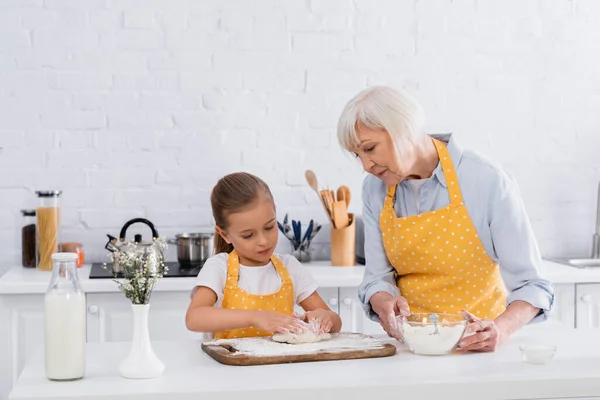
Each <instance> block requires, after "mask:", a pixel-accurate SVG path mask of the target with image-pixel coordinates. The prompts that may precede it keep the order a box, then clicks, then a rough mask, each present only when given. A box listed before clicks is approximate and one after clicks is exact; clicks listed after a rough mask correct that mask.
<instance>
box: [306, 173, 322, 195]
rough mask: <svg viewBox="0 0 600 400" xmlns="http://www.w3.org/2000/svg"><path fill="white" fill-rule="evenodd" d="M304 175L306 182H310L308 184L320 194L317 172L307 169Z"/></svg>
mask: <svg viewBox="0 0 600 400" xmlns="http://www.w3.org/2000/svg"><path fill="white" fill-rule="evenodd" d="M304 176H305V177H306V182H308V186H310V187H311V188H312V190H314V191H315V193H316V194H319V181H318V180H317V175H315V173H314V172H313V171H311V170H310V169H307V170H306V172H305V173H304Z"/></svg>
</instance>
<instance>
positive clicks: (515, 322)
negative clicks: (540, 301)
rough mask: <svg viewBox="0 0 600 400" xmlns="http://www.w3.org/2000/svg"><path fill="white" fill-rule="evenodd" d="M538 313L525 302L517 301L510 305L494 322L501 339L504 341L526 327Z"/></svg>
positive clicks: (537, 310) (536, 309) (537, 309)
mask: <svg viewBox="0 0 600 400" xmlns="http://www.w3.org/2000/svg"><path fill="white" fill-rule="evenodd" d="M539 311H540V309H539V308H537V307H534V306H532V305H531V304H529V303H527V302H525V301H520V300H517V301H514V302H512V303H510V304H509V305H508V307H507V308H506V310H505V311H504V312H503V313H502V314H500V315H499V316H498V317H497V318H496V319H495V320H494V323H495V324H496V326H497V327H498V329H499V330H500V332H501V333H502V338H501V339H502V340H504V339H506V338H507V337H509V336H510V335H512V334H513V333H515V332H516V331H518V330H519V329H521V328H522V327H523V326H525V325H527V324H528V323H529V322H530V321H531V320H532V319H533V318H534V317H535V316H536V315H537V314H538V313H539Z"/></svg>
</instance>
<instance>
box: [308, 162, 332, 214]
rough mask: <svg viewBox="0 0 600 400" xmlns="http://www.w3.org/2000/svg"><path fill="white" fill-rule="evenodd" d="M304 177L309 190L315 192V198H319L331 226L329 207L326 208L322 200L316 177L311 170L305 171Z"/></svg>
mask: <svg viewBox="0 0 600 400" xmlns="http://www.w3.org/2000/svg"><path fill="white" fill-rule="evenodd" d="M304 176H305V177H306V182H307V183H308V186H310V188H311V189H312V190H314V191H315V193H316V194H317V196H319V200H321V204H322V205H323V208H324V209H325V213H326V214H327V217H328V218H329V221H331V223H332V224H333V217H332V213H331V211H330V209H329V207H327V204H326V203H325V199H324V198H323V196H322V193H320V192H319V181H318V180H317V175H316V174H315V173H314V172H313V171H312V170H310V169H307V170H306V172H305V173H304Z"/></svg>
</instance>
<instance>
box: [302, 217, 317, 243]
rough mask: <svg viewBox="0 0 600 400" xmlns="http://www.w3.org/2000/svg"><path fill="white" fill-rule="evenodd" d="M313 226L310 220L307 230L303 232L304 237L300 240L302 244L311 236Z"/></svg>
mask: <svg viewBox="0 0 600 400" xmlns="http://www.w3.org/2000/svg"><path fill="white" fill-rule="evenodd" d="M313 226H314V222H313V220H312V219H311V220H310V222H309V223H308V228H307V229H306V232H304V237H303V238H302V243H306V241H307V240H308V238H309V237H310V235H311V234H312V230H313Z"/></svg>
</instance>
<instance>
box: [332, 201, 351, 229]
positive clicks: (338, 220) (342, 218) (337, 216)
mask: <svg viewBox="0 0 600 400" xmlns="http://www.w3.org/2000/svg"><path fill="white" fill-rule="evenodd" d="M333 225H334V227H335V228H336V229H340V228H345V227H347V226H348V209H347V208H346V202H345V201H343V200H342V201H336V202H335V203H333Z"/></svg>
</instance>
